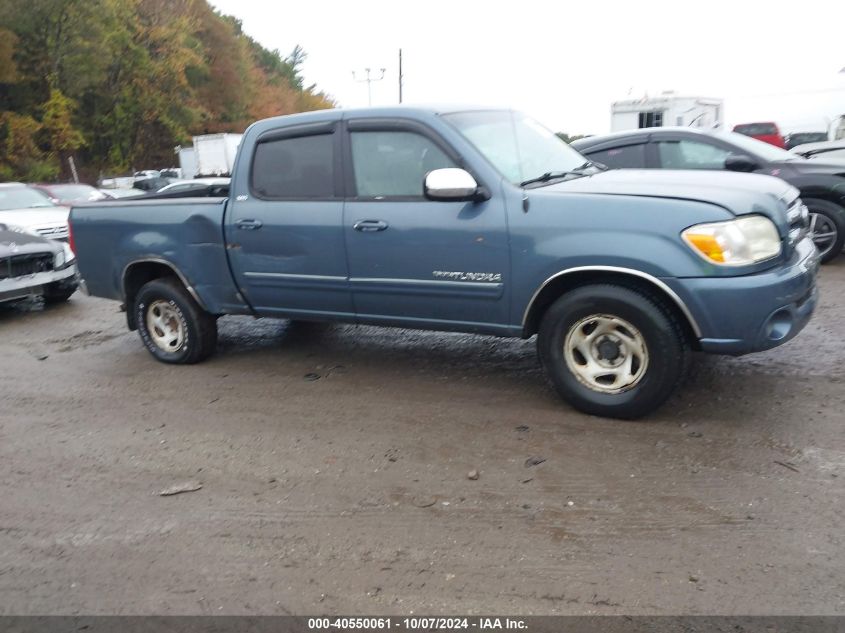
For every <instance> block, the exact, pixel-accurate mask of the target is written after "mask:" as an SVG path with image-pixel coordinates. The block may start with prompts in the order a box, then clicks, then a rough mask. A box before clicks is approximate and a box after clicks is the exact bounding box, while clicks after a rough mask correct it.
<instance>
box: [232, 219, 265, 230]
mask: <svg viewBox="0 0 845 633" xmlns="http://www.w3.org/2000/svg"><path fill="white" fill-rule="evenodd" d="M235 226H236V227H238V228H239V229H243V230H244V231H254V230H256V229H260V228H261V227H262V226H264V223H263V222H262V221H261V220H246V219H245V220H235Z"/></svg>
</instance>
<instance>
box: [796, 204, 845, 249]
mask: <svg viewBox="0 0 845 633" xmlns="http://www.w3.org/2000/svg"><path fill="white" fill-rule="evenodd" d="M804 204H806V205H807V209H808V210H809V211H810V218H811V225H812V216H813V214H817V215H819V216H821V218H822V219H823V220H824V221H825V224H826V228H828V229H830V230H833V231H835V233H836V235H835V236H834V237H833V238H827V239H825V240H824V241H823V242H822V241H817V240H815V239H814V240H813V241H814V242H816V247H817V248H818V249H819V254H820V255H821V262H822V264H827V263H828V262H830V261H832V260H834V259H835V258H836V257H838V256H839V254H840V253H841V252H842V247H843V245H845V209H843V208H842V207H840V206H839V205H838V204H835V203H833V202H828V201H827V200H819V199H818V198H806V199H804ZM826 232H829V231H826Z"/></svg>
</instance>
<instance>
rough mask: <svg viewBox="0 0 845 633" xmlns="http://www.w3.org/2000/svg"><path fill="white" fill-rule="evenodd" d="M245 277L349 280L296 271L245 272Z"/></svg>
mask: <svg viewBox="0 0 845 633" xmlns="http://www.w3.org/2000/svg"><path fill="white" fill-rule="evenodd" d="M244 276H245V277H254V278H256V279H261V278H264V279H302V280H307V281H310V280H315V281H347V278H346V277H338V276H334V275H299V274H294V273H244Z"/></svg>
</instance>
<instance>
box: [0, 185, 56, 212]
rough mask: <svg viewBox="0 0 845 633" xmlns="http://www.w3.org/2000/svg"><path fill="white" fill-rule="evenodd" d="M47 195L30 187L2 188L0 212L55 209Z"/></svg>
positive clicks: (0, 191) (0, 189) (0, 190)
mask: <svg viewBox="0 0 845 633" xmlns="http://www.w3.org/2000/svg"><path fill="white" fill-rule="evenodd" d="M54 206H56V205H54V204H53V203H52V201H51V200H50V198H48V197H47V194H45V193H41V192H40V191H36V190H35V189H30V188H29V187H0V211H9V210H10V209H38V208H43V207H54Z"/></svg>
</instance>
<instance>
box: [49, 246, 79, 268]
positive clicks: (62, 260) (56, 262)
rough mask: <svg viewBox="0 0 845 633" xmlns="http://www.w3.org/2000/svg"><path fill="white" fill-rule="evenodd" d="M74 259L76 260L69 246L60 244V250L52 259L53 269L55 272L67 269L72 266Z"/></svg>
mask: <svg viewBox="0 0 845 633" xmlns="http://www.w3.org/2000/svg"><path fill="white" fill-rule="evenodd" d="M74 259H76V255H74V254H73V251H72V250H71V248H70V245H69V244H66V243H64V242H62V250H60V251H59V252H58V253H56V255H55V257H54V258H53V268H54V269H56V270H59V269H62V268H67V267H68V266H70V265H71V264H73V260H74Z"/></svg>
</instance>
